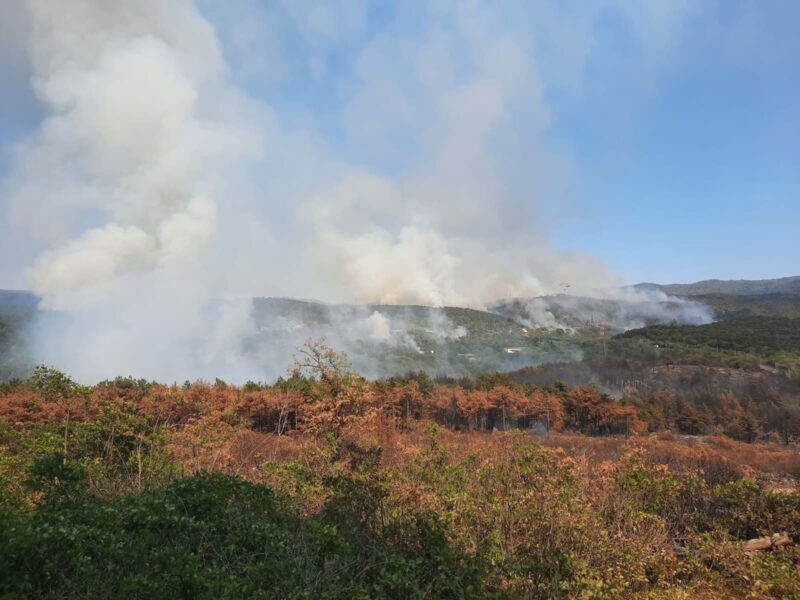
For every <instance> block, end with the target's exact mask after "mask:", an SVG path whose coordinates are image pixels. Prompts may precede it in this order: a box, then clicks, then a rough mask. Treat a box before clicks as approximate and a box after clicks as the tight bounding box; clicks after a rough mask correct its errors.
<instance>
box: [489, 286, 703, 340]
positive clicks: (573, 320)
mask: <svg viewBox="0 0 800 600" xmlns="http://www.w3.org/2000/svg"><path fill="white" fill-rule="evenodd" d="M493 310H494V311H496V312H498V313H500V314H504V315H508V316H510V317H511V318H513V319H515V320H516V321H518V322H519V323H521V324H523V325H526V326H527V327H531V328H542V329H561V330H564V331H567V332H571V333H575V332H576V331H577V330H580V329H585V328H587V327H598V326H600V325H601V324H602V325H604V326H605V327H607V328H608V330H609V331H610V332H612V333H618V332H622V331H627V330H629V329H637V328H640V327H646V326H647V325H655V324H662V323H667V324H676V325H705V324H707V323H711V322H712V321H713V320H714V313H713V310H712V309H711V308H710V307H708V306H707V305H705V304H702V303H701V302H697V301H695V300H691V299H689V298H681V297H678V296H670V295H668V294H665V293H664V292H662V291H659V290H655V289H642V288H635V287H624V288H616V289H606V290H594V291H591V292H590V293H589V294H587V295H583V296H567V295H554V296H543V297H538V298H514V299H509V300H503V301H500V302H498V303H495V304H494V305H493Z"/></svg>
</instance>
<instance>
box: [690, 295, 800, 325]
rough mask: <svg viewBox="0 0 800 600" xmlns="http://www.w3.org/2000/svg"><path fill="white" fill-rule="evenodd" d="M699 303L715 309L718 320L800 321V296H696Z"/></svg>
mask: <svg viewBox="0 0 800 600" xmlns="http://www.w3.org/2000/svg"><path fill="white" fill-rule="evenodd" d="M693 299H694V300H697V301H698V302H702V303H703V304H707V305H708V306H710V307H711V308H713V309H714V314H715V316H716V317H717V319H725V320H727V319H737V318H742V317H789V318H792V319H800V294H764V295H758V296H733V295H725V294H711V295H704V296H696V297H695V298H693Z"/></svg>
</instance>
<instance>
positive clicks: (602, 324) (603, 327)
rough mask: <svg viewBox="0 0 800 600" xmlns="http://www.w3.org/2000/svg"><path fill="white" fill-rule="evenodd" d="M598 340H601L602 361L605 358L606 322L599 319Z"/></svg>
mask: <svg viewBox="0 0 800 600" xmlns="http://www.w3.org/2000/svg"><path fill="white" fill-rule="evenodd" d="M600 340H601V341H602V342H603V362H605V360H606V324H605V322H603V321H600Z"/></svg>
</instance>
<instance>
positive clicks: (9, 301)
mask: <svg viewBox="0 0 800 600" xmlns="http://www.w3.org/2000/svg"><path fill="white" fill-rule="evenodd" d="M38 304H39V297H38V296H35V295H34V294H31V293H30V292H26V291H24V290H0V306H24V307H29V308H35V307H36V306H38Z"/></svg>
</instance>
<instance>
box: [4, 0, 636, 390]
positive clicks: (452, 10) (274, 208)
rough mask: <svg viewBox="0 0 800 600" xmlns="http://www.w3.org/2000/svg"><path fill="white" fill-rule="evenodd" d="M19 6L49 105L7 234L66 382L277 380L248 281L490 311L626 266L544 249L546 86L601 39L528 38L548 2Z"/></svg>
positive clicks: (558, 172)
mask: <svg viewBox="0 0 800 600" xmlns="http://www.w3.org/2000/svg"><path fill="white" fill-rule="evenodd" d="M12 2H13V3H14V5H15V7H16V8H15V11H16V12H15V13H14V14H22V15H24V19H25V27H24V29H25V30H26V31H29V35H28V36H27V37H28V39H27V40H25V41H26V44H27V50H28V55H29V57H30V64H29V78H30V84H31V89H32V90H33V92H34V94H35V96H36V98H37V100H38V102H39V103H40V105H41V109H42V111H43V113H44V117H43V119H42V121H41V123H40V124H39V126H38V128H37V129H36V130H35V131H34V132H32V133H31V134H30V135H29V136H28V137H27V138H25V139H23V140H22V141H21V142H20V143H19V144H18V145H17V147H16V148H15V151H14V159H13V166H12V168H11V170H10V172H9V174H8V176H7V177H6V179H5V181H4V184H3V187H2V190H3V203H4V207H3V208H4V215H5V216H6V217H7V225H5V227H7V228H8V230H9V231H13V232H14V236H15V237H16V238H17V239H24V243H21V244H20V245H19V248H20V249H19V250H18V252H19V255H18V256H16V259H15V260H16V261H17V263H18V265H17V266H19V265H22V264H24V265H26V268H27V270H26V271H25V277H26V281H27V285H28V286H29V287H30V288H31V289H32V290H33V291H34V292H35V293H36V294H38V295H40V296H41V297H42V307H43V308H46V309H50V310H53V311H56V314H53V315H50V316H49V317H48V318H47V319H46V320H44V321H43V322H41V323H40V324H39V336H38V337H37V340H38V347H37V356H38V357H40V358H41V360H44V361H47V362H51V363H53V364H56V365H58V366H60V367H62V368H65V369H67V370H69V371H71V372H73V373H74V374H75V375H76V376H78V377H79V378H82V379H84V380H86V381H92V380H97V379H100V378H104V377H110V376H114V375H117V374H121V373H132V374H134V375H137V376H145V377H152V378H159V379H164V380H173V379H184V378H195V377H213V376H220V377H223V378H227V379H232V380H235V381H241V380H244V379H246V378H254V379H256V378H260V377H262V376H264V375H265V374H266V373H268V374H273V373H274V372H275V364H274V363H276V362H280V364H281V365H285V364H287V363H288V361H289V359H290V357H289V356H288V355H287V356H282V357H281V356H274V355H273V356H266V355H264V354H263V353H262V354H258V353H253V351H252V348H250V350H248V348H247V343H246V340H247V339H248V336H251V335H252V332H253V331H255V330H257V329H258V327H259V326H260V325H259V324H258V323H256V321H255V320H254V317H253V310H252V304H251V302H250V301H249V298H251V297H253V296H266V295H281V296H294V297H305V298H318V299H322V300H326V301H330V302H357V303H413V304H425V305H432V306H442V305H462V306H475V307H480V306H484V305H485V304H486V303H488V302H491V301H493V300H496V299H498V298H505V297H515V296H535V295H541V294H545V293H549V292H552V291H554V290H557V289H558V286H559V284H560V283H561V282H563V281H570V282H573V286H574V288H573V289H575V290H576V291H581V290H590V289H595V288H598V287H609V286H612V285H616V284H619V283H621V281H622V280H621V279H620V278H619V277H617V276H614V275H612V274H609V273H608V272H607V270H606V269H605V268H604V266H603V265H602V264H601V263H600V262H599V261H598V260H596V259H595V258H593V257H591V256H589V255H587V254H584V253H580V252H569V251H564V250H560V249H556V248H555V247H554V246H553V245H551V244H550V242H549V241H548V233H547V232H548V229H549V227H550V226H552V225H553V223H552V221H551V220H548V219H546V218H545V217H544V216H543V215H542V214H540V213H539V211H538V210H537V208H536V207H537V205H538V201H539V197H540V195H542V194H544V193H546V192H548V191H552V190H555V189H558V187H559V186H560V185H563V183H564V177H565V174H566V173H568V170H569V165H568V162H569V161H568V159H567V157H566V156H564V155H563V154H561V153H559V152H553V151H552V150H548V149H547V148H546V147H545V146H544V144H543V143H542V141H541V136H542V133H543V132H544V131H546V129H547V127H548V125H549V124H550V122H551V119H552V107H550V106H548V103H547V101H546V89H547V86H546V84H547V82H548V81H554V82H555V83H554V85H564V86H568V85H571V84H569V83H564V82H563V81H560V80H559V78H561V77H565V78H566V79H569V73H576V72H579V71H580V69H581V68H582V63H583V60H584V58H585V56H584V55H585V53H586V52H588V51H589V50H588V48H589V47H590V44H588V45H583V46H581V45H579V47H582V48H583V50H582V51H581V52H579V53H578V55H576V54H575V53H574V51H571V53H569V54H568V55H567V54H566V53H565V52H564V51H563V49H564V48H565V47H567V44H565V43H560V42H557V41H555V40H553V39H547V38H546V39H544V43H543V44H539V43H537V42H539V41H541V40H537V35H539V33H537V31H538V32H541V31H551V30H557V29H558V26H559V25H563V24H564V21H563V20H562V19H561V17H560V16H559V15H558V14H557V11H555V12H554V11H553V10H550V9H548V10H543V11H542V12H541V15H542V16H541V23H540V24H539V26H538V27H539V29H538V30H537V29H536V28H533V29H526V28H524V27H521V26H520V20H519V19H514V18H509V14H507V13H505V12H504V11H503V10H501V8H500V7H499V6H496V5H495V4H494V3H483V2H467V3H455V4H452V5H448V6H444V5H440V4H438V3H433V4H431V5H428V3H421V4H418V5H417V4H413V5H409V9H408V13H407V16H405V17H404V18H403V19H398V23H399V24H398V25H396V26H391V27H387V28H386V29H385V30H382V31H381V32H380V33H378V34H376V35H366V32H367V31H368V29H369V23H368V14H370V11H369V10H367V6H366V5H363V4H362V3H360V2H354V3H351V2H344V3H342V7H340V8H341V10H340V9H335V7H334V9H332V8H331V6H330V5H328V6H326V5H327V3H325V2H312V3H310V4H309V6H307V7H305V8H304V9H303V10H300V9H298V8H297V6H296V5H295V4H293V3H287V4H286V5H285V6H284V5H282V4H280V3H278V4H276V5H275V7H274V8H273V9H269V10H267V9H263V8H261V7H257V6H256V5H255V4H250V3H243V4H242V5H240V6H239V7H238V8H232V9H231V10H232V11H233V14H234V15H236V14H237V13H236V11H237V10H238V11H246V12H245V13H242V14H240V15H239V16H240V17H241V18H238V19H237V18H235V17H232V21H231V20H230V19H229V20H228V21H227V22H226V21H225V19H224V18H221V17H220V18H218V19H216V20H215V23H218V24H219V27H220V29H218V30H216V29H215V26H214V25H212V23H211V21H210V20H209V17H208V14H207V13H206V14H204V13H202V12H201V11H200V10H199V9H198V8H197V6H196V5H195V4H194V3H192V2H190V1H189V0H174V1H170V2H163V1H161V0H140V1H137V2H127V1H123V0H72V1H70V2H48V1H45V0H28V1H27V2H25V3H24V5H23V4H21V3H20V2H18V1H17V0H12ZM242 6H244V7H245V8H242ZM20 8H21V9H20ZM516 8H520V7H516ZM206 10H207V11H208V12H209V13H210V12H211V11H213V8H212V7H206ZM265 10H266V11H267V12H264V11H265ZM247 11H249V12H247ZM269 11H272V12H269ZM512 13H513V11H512ZM9 14H10V13H9ZM596 14H597V11H595V10H592V11H588V12H587V13H586V14H584V15H582V19H583V20H582V22H583V23H584V25H585V26H586V27H584V29H585V31H584V34H586V32H587V31H589V30H590V27H588V24H589V23H591V20H592V19H593V18H595V17H596ZM512 16H513V15H512ZM405 21H411V22H412V24H411V25H408V23H406V22H405ZM287 23H288V24H289V25H286V24H287ZM287 30H288V31H291V32H293V33H292V36H289V37H291V38H292V41H291V44H290V43H289V42H287V40H286V39H285V38H286V37H287V34H285V31H287ZM254 31H255V33H253V32H254ZM220 36H224V39H225V40H226V42H225V45H224V47H225V48H226V50H225V51H223V44H222V43H221V41H220V40H221V37H220ZM254 40H255V41H254ZM348 40H356V42H357V43H356V42H354V43H350V42H349V41H348ZM254 44H255V46H254ZM264 44H266V46H263V45H264ZM559 44H562V45H559ZM265 48H266V53H265V54H259V53H258V51H259V50H264V49H265ZM287 48H291V49H293V50H295V52H289V51H288V50H287ZM256 54H258V56H256ZM296 56H304V57H305V60H304V61H300V62H296V61H295V59H294V58H293V57H296ZM541 56H544V57H545V58H547V59H548V60H547V61H542V60H540V57H541ZM334 59H335V60H334ZM331 62H338V63H341V64H344V65H345V66H344V67H341V68H342V69H343V72H341V73H334V72H331V71H330V70H329V67H328V65H329V63H331ZM554 64H559V65H563V66H565V69H564V70H560V69H559V70H553V65H554ZM556 72H557V73H558V74H559V75H558V77H555V76H554V73H556ZM253 81H258V82H260V85H262V86H264V85H265V86H266V91H264V89H261V91H260V93H254V92H253V90H252V88H253V87H254V84H253ZM298 81H301V82H302V83H303V84H307V86H310V89H305V87H304V86H301V87H304V91H303V92H302V93H299V94H298V93H297V92H296V91H295V92H294V95H293V91H292V90H293V89H295V90H296V86H297V84H298ZM314 86H316V87H314ZM256 87H257V86H256ZM318 92H319V93H323V94H331V98H330V103H329V104H328V105H324V106H322V107H319V106H317V107H309V106H306V105H304V102H308V99H307V98H308V97H310V96H316V93H318ZM273 96H274V99H273ZM287 97H288V100H287ZM6 268H7V267H6ZM342 318H343V319H344V320H342V322H341V323H339V324H337V326H336V335H335V336H334V337H335V338H336V339H339V340H342V343H343V344H344V345H350V344H353V343H356V342H357V341H359V340H367V341H373V342H380V343H383V344H390V345H398V344H400V345H403V344H405V345H406V346H408V348H409V349H411V350H413V346H414V343H415V342H414V341H413V339H411V338H410V337H409V336H408V334H407V333H404V332H403V331H402V329H403V328H402V325H398V324H392V323H387V322H385V318H384V317H383V316H382V315H381V314H380V313H370V314H367V315H365V316H364V315H358V316H353V315H350V316H349V317H347V319H345V317H342ZM348 319H349V320H348ZM287 326H291V324H288V325H287ZM442 328H443V330H447V329H448V324H447V323H443V324H442ZM435 329H436V328H432V330H435ZM387 332H388V333H387ZM332 341H335V340H332ZM282 353H283V352H282ZM267 359H269V361H270V362H271V364H269V365H268V366H265V362H266V361H267Z"/></svg>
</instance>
